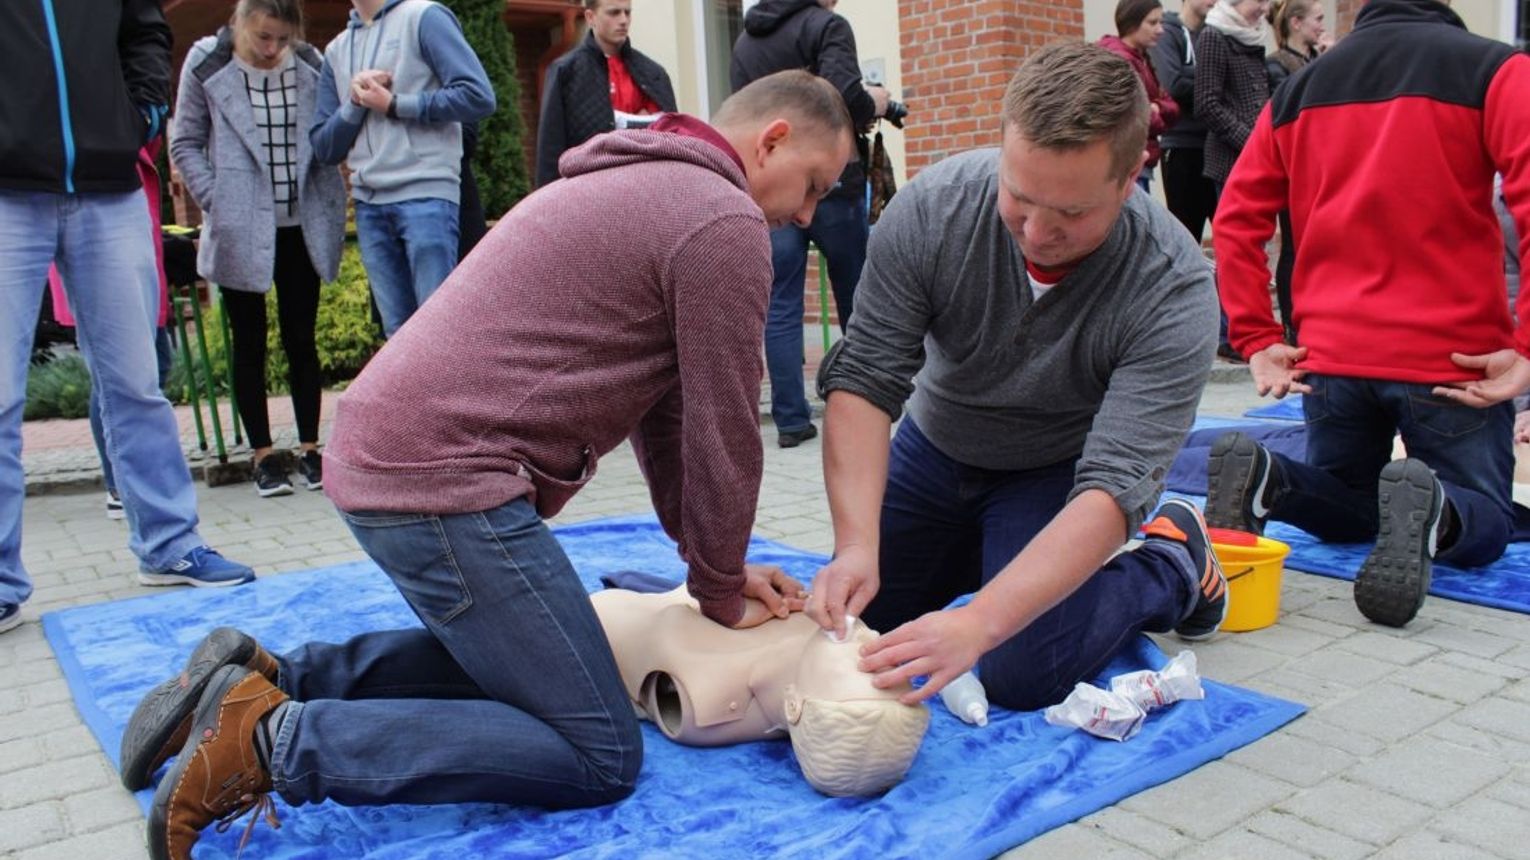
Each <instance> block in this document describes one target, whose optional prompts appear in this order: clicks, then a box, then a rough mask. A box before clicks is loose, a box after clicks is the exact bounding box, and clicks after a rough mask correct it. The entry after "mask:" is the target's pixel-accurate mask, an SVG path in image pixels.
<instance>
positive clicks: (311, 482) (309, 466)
mask: <svg viewBox="0 0 1530 860" xmlns="http://www.w3.org/2000/svg"><path fill="white" fill-rule="evenodd" d="M297 467H298V474H299V475H302V476H303V486H305V487H307V488H308V489H310V490H322V489H324V456H323V455H322V454H320V453H319V452H318V451H304V452H303V453H302V455H301V456H299V457H298V462H297Z"/></svg>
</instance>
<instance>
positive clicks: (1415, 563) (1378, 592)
mask: <svg viewBox="0 0 1530 860" xmlns="http://www.w3.org/2000/svg"><path fill="white" fill-rule="evenodd" d="M1376 498H1377V508H1378V511H1379V514H1380V525H1379V528H1378V531H1377V534H1376V548H1375V549H1373V550H1371V554H1370V555H1369V556H1366V559H1365V562H1364V563H1363V564H1361V565H1360V572H1359V573H1358V574H1356V575H1355V605H1356V606H1358V607H1359V608H1360V612H1361V614H1363V615H1364V616H1365V617H1366V618H1369V619H1370V620H1372V621H1374V622H1376V623H1377V624H1385V625H1387V626H1388V627H1401V626H1403V625H1404V624H1407V623H1408V622H1409V621H1412V620H1413V616H1415V615H1417V614H1418V611H1419V609H1420V608H1421V607H1422V606H1423V605H1424V595H1426V594H1428V593H1429V579H1430V573H1431V569H1432V567H1433V560H1434V552H1435V545H1436V542H1437V541H1438V540H1439V527H1440V517H1441V515H1442V514H1443V513H1444V510H1445V490H1444V488H1443V487H1441V486H1440V481H1439V479H1438V478H1436V477H1435V476H1434V471H1433V470H1431V469H1430V468H1429V467H1428V466H1426V465H1424V464H1423V463H1421V462H1419V461H1418V460H1394V461H1392V462H1390V463H1388V464H1387V465H1386V466H1385V467H1384V468H1382V470H1381V477H1380V479H1379V480H1378V481H1377V486H1376Z"/></svg>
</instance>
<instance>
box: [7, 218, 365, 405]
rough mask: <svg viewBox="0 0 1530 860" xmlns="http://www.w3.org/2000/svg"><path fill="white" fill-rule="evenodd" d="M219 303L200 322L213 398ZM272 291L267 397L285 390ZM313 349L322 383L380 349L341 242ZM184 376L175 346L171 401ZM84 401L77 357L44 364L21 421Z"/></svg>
mask: <svg viewBox="0 0 1530 860" xmlns="http://www.w3.org/2000/svg"><path fill="white" fill-rule="evenodd" d="M222 312H223V311H222V305H221V304H219V303H216V302H215V303H214V304H213V307H211V308H209V309H205V310H204V311H203V314H202V323H203V327H204V331H205V333H206V336H207V352H208V357H209V358H210V360H211V361H212V366H213V380H214V383H215V385H216V390H217V392H218V396H219V397H227V396H228V352H229V351H228V347H227V345H226V344H225V343H224V340H223V322H222V318H221V315H222ZM276 319H277V316H276V293H275V291H272V292H270V293H267V294H266V321H267V327H266V389H267V391H269V392H272V393H281V392H285V391H286V390H287V354H286V353H285V352H283V351H282V343H281V333H280V331H279V330H278V328H277V323H276ZM186 331H187V335H188V336H189V339H190V341H191V351H192V355H193V356H196V355H197V354H198V345H197V340H196V334H195V330H194V329H193V328H192V325H191V322H190V321H189V320H188V321H187V326H186ZM315 331H316V333H317V338H318V348H319V369H320V371H321V372H322V373H323V379H324V383H325V384H326V385H330V386H333V385H336V384H339V383H343V382H346V381H348V380H351V379H354V378H355V376H356V374H357V373H360V372H361V368H362V366H363V365H365V364H366V362H367V360H368V359H369V358H371V357H372V354H373V353H374V352H376V351H377V350H378V348H379V347H381V346H382V343H383V340H382V333H381V332H380V331H379V330H378V329H377V326H376V325H375V324H374V323H373V321H372V307H371V302H370V298H369V293H368V286H367V276H366V272H365V271H364V270H363V269H362V267H361V256H360V254H359V253H357V251H356V246H355V244H354V243H347V244H346V247H345V252H344V254H343V255H342V256H341V258H340V276H339V278H338V279H336V280H335V282H334V283H331V284H325V285H324V287H323V289H322V291H321V292H320V295H319V315H318V320H317V323H316V325H315ZM186 385H187V374H186V368H185V366H184V364H183V362H182V361H181V350H180V345H179V344H177V345H176V352H175V364H174V366H173V367H172V368H171V371H170V378H169V380H168V381H167V382H166V385H165V394H166V396H167V397H168V398H169V399H170V401H171V402H172V403H183V402H185V401H186ZM89 398H90V373H89V371H88V370H86V368H85V361H84V359H82V358H81V357H80V356H79V355H66V356H63V357H61V358H57V359H55V360H53V361H50V362H48V363H47V364H44V365H41V366H37V367H33V368H32V369H31V373H30V374H29V375H28V377H27V403H26V409H25V412H24V417H25V419H26V420H32V419H43V418H84V417H85V416H86V414H87V411H86V410H87V408H88V403H89Z"/></svg>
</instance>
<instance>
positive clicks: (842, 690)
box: [590, 587, 929, 797]
mask: <svg viewBox="0 0 1530 860" xmlns="http://www.w3.org/2000/svg"><path fill="white" fill-rule="evenodd" d="M590 601H591V603H592V604H593V605H594V607H595V613H596V615H597V616H598V617H599V618H600V623H601V627H602V628H603V629H604V630H605V633H606V638H607V640H608V641H609V642H610V643H611V651H612V653H613V654H614V655H615V657H616V662H617V668H618V670H619V671H620V672H621V675H622V683H623V685H624V686H625V687H626V689H627V694H628V696H629V697H630V698H631V700H632V702H633V704H634V705H636V706H637V709H638V712H639V714H640V715H641V716H642V717H644V718H646V719H649V720H652V721H653V723H654V725H655V726H656V727H657V728H658V729H659V731H660V732H662V733H663V734H664V735H665V737H668V738H669V739H671V740H673V741H675V742H676V743H681V744H685V745H687V746H704V747H705V746H725V745H730V744H737V743H749V742H753V741H760V740H766V739H771V738H780V737H781V735H782V733H783V732H785V733H786V734H788V735H790V737H791V742H792V747H793V749H794V750H795V752H796V754H797V761H798V763H799V764H800V765H801V767H802V773H803V776H804V777H805V778H806V779H807V781H808V783H809V784H810V785H812V786H813V787H814V788H815V789H817V790H819V791H821V792H823V793H824V794H828V795H832V796H836V797H838V796H848V795H871V794H878V793H881V792H883V791H886V790H887V789H888V788H891V787H892V786H893V785H895V784H897V783H898V781H899V780H901V779H902V778H903V775H904V774H905V773H906V772H907V771H908V768H909V765H910V764H911V763H912V762H913V760H914V756H915V755H916V754H917V753H918V751H919V745H920V743H921V742H922V741H923V739H924V732H925V729H926V727H927V726H928V725H929V711H928V709H927V708H926V707H925V706H924V705H923V704H919V705H905V704H903V703H902V702H899V701H898V697H899V696H901V695H904V694H905V693H907V692H908V691H909V689H910V688H909V686H908V685H907V684H904V685H903V686H902V687H900V688H894V689H890V690H879V689H877V688H876V687H874V686H873V685H872V683H871V676H870V675H868V674H866V673H864V672H862V671H860V669H859V668H857V665H856V664H857V662H858V661H859V652H860V647H861V645H863V644H864V643H865V642H867V641H869V640H870V639H872V638H873V637H874V636H875V635H876V634H874V633H872V632H871V631H869V630H867V629H866V628H865V627H864V625H855V627H854V628H853V629H852V631H851V635H850V636H849V637H847V639H846V641H843V642H835V641H832V640H830V639H829V638H828V637H827V636H825V635H824V633H823V631H822V630H821V629H820V628H819V627H818V625H817V624H815V623H814V622H813V621H812V620H810V619H809V618H808V617H807V616H806V615H804V614H802V613H800V612H797V613H793V614H791V615H790V616H788V617H786V618H778V619H772V620H770V621H767V622H765V623H764V624H761V625H759V626H757V627H750V628H746V629H742V630H733V629H730V628H727V627H723V626H722V625H719V624H716V623H714V622H712V621H710V620H708V619H707V618H706V617H705V616H703V615H702V614H701V611H700V610H699V609H698V608H697V605H696V602H695V601H694V600H692V599H691V598H690V596H689V595H687V594H686V592H685V589H684V588H683V587H682V588H678V589H675V590H674V591H670V592H666V593H662V594H639V593H637V592H632V591H622V590H620V589H607V590H605V591H600V592H596V593H595V594H593V595H591V596H590Z"/></svg>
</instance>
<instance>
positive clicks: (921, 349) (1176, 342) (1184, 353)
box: [818, 149, 1217, 533]
mask: <svg viewBox="0 0 1530 860" xmlns="http://www.w3.org/2000/svg"><path fill="white" fill-rule="evenodd" d="M998 158H999V156H998V150H996V149H985V150H977V151H973V152H968V153H963V154H961V155H957V156H954V157H952V158H949V159H946V160H945V161H943V162H941V163H940V164H937V165H935V166H934V167H931V168H929V169H928V170H925V171H924V172H922V173H920V174H919V175H918V176H917V177H916V178H915V179H914V180H913V181H912V182H910V183H909V184H908V186H907V187H905V188H904V189H902V190H900V191H899V192H898V195H897V196H896V197H894V198H893V200H892V203H891V204H889V206H888V207H887V209H886V211H885V212H884V214H883V215H882V218H881V220H879V221H878V222H877V226H876V229H875V230H874V231H873V232H872V235H871V243H870V247H869V251H868V254H867V257H866V267H865V270H864V271H863V272H862V274H861V281H860V285H859V287H858V288H857V290H856V302H855V314H854V315H853V316H852V317H851V318H850V328H849V332H848V333H847V334H846V336H845V339H844V340H843V341H841V343H840V344H839V345H837V346H836V348H835V350H834V351H833V352H832V353H831V354H830V355H829V357H828V358H827V359H826V360H825V361H824V364H823V367H822V368H821V369H820V371H819V376H818V388H819V392H820V394H822V395H824V396H827V395H828V393H829V392H832V391H836V390H843V391H849V392H852V393H855V394H858V395H860V396H861V397H864V398H866V399H867V400H869V401H870V402H871V403H873V404H875V405H876V406H877V407H879V408H880V409H882V410H883V411H885V412H887V414H888V415H890V416H892V417H893V419H894V420H896V419H897V418H898V416H899V413H900V412H901V411H902V407H903V404H904V402H905V401H906V402H907V403H908V410H909V415H910V417H912V418H913V420H914V421H915V423H917V424H918V425H919V429H920V430H921V431H922V432H923V433H924V434H925V436H927V437H928V438H929V440H930V441H931V442H932V443H934V445H935V446H936V447H937V448H938V449H940V450H941V451H942V452H944V453H945V454H946V455H947V456H949V457H951V458H952V459H954V460H957V461H959V462H962V463H965V464H968V465H971V466H976V467H979V468H985V469H995V470H1026V469H1035V468H1039V467H1042V466H1048V465H1052V464H1055V463H1059V462H1063V461H1066V460H1070V459H1073V458H1075V457H1076V458H1078V467H1077V470H1076V472H1075V481H1074V487H1073V492H1072V494H1071V495H1070V496H1069V498H1070V499H1071V498H1072V497H1073V496H1077V495H1078V494H1079V493H1081V492H1083V491H1084V490H1087V489H1091V488H1092V489H1100V490H1104V491H1105V492H1107V493H1109V494H1110V495H1111V496H1112V497H1113V498H1115V500H1116V503H1117V504H1118V505H1120V506H1121V510H1122V512H1123V513H1125V515H1126V519H1127V525H1128V532H1129V533H1135V532H1136V530H1137V528H1138V527H1139V526H1140V525H1141V524H1142V521H1143V519H1144V517H1145V516H1146V515H1147V514H1148V512H1149V511H1150V509H1151V506H1152V505H1153V504H1154V503H1155V502H1156V501H1157V499H1158V496H1159V494H1160V493H1161V492H1162V490H1163V478H1164V475H1165V474H1166V473H1167V472H1168V468H1169V464H1170V462H1172V461H1173V459H1174V455H1175V453H1176V452H1177V451H1178V450H1179V447H1180V445H1182V444H1183V442H1184V439H1185V434H1186V433H1187V432H1188V431H1189V429H1190V425H1191V422H1192V421H1193V420H1194V419H1195V410H1196V406H1197V405H1198V404H1199V402H1200V398H1201V389H1202V387H1203V386H1204V385H1205V383H1206V377H1207V375H1208V373H1209V369H1210V367H1211V358H1212V352H1213V350H1214V349H1215V341H1216V331H1217V296H1216V289H1215V286H1214V283H1213V280H1212V269H1211V266H1210V264H1209V263H1208V262H1207V261H1206V259H1205V258H1204V257H1203V256H1202V255H1201V251H1200V249H1199V248H1197V247H1196V244H1195V241H1194V240H1193V239H1191V237H1190V234H1189V233H1188V232H1186V231H1185V228H1184V227H1183V226H1182V225H1181V224H1180V223H1179V222H1178V221H1176V220H1175V219H1174V218H1173V216H1171V215H1170V214H1169V213H1168V212H1167V211H1165V210H1164V209H1163V207H1161V206H1159V205H1158V204H1156V203H1154V202H1153V201H1152V199H1151V198H1149V197H1148V196H1147V195H1146V194H1143V193H1141V192H1134V193H1133V194H1132V196H1131V197H1130V198H1129V199H1128V200H1127V202H1126V205H1125V206H1124V207H1123V208H1122V210H1121V215H1120V217H1119V218H1118V219H1117V220H1116V223H1115V226H1114V227H1113V228H1112V229H1111V232H1110V235H1109V237H1108V238H1107V239H1106V240H1105V243H1104V244H1103V245H1102V246H1100V248H1099V249H1098V250H1096V251H1095V252H1094V253H1093V254H1091V255H1089V256H1088V257H1087V258H1085V259H1084V260H1083V262H1082V263H1080V265H1079V267H1078V268H1077V269H1075V270H1074V271H1073V272H1072V273H1070V274H1069V275H1068V276H1067V277H1066V278H1064V279H1063V280H1062V281H1061V282H1060V283H1058V284H1057V286H1056V287H1055V288H1053V289H1051V290H1048V291H1047V292H1046V293H1045V294H1044V295H1043V296H1042V297H1041V298H1040V299H1039V300H1033V299H1032V297H1031V289H1030V284H1029V281H1028V280H1027V278H1026V274H1025V261H1024V259H1023V258H1022V257H1021V255H1020V249H1019V247H1018V246H1017V245H1016V244H1015V241H1014V239H1013V238H1012V237H1011V236H1010V234H1009V232H1008V231H1007V229H1006V228H1005V226H1004V222H1003V221H1001V220H1000V218H999V209H998V193H999V185H998Z"/></svg>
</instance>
